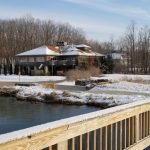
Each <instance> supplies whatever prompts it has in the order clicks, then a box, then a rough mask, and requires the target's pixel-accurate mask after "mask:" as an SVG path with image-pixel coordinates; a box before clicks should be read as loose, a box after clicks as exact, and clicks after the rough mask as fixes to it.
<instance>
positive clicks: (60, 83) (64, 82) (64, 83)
mask: <svg viewBox="0 0 150 150" xmlns="http://www.w3.org/2000/svg"><path fill="white" fill-rule="evenodd" d="M57 85H72V86H74V85H75V81H63V82H59V83H57Z"/></svg>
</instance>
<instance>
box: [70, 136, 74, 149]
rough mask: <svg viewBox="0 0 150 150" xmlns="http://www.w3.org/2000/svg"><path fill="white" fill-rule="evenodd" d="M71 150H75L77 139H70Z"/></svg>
mask: <svg viewBox="0 0 150 150" xmlns="http://www.w3.org/2000/svg"><path fill="white" fill-rule="evenodd" d="M70 150H75V139H74V138H72V139H70Z"/></svg>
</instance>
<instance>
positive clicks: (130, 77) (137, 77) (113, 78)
mask: <svg viewBox="0 0 150 150" xmlns="http://www.w3.org/2000/svg"><path fill="white" fill-rule="evenodd" d="M91 79H93V80H97V79H108V80H109V81H112V82H117V81H129V80H132V81H137V80H139V81H140V80H145V81H148V80H149V81H150V75H128V74H104V75H102V76H101V77H91Z"/></svg>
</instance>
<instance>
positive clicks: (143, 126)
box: [142, 113, 145, 138]
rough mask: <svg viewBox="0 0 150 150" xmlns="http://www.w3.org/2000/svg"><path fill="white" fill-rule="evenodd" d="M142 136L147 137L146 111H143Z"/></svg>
mask: <svg viewBox="0 0 150 150" xmlns="http://www.w3.org/2000/svg"><path fill="white" fill-rule="evenodd" d="M142 120H143V121H142V124H143V125H142V133H143V134H142V138H144V137H145V113H142Z"/></svg>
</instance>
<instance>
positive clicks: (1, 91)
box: [0, 87, 19, 97]
mask: <svg viewBox="0 0 150 150" xmlns="http://www.w3.org/2000/svg"><path fill="white" fill-rule="evenodd" d="M18 91H19V90H17V89H15V88H7V87H4V88H0V96H12V97H15V96H16V94H17V93H18Z"/></svg>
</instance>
